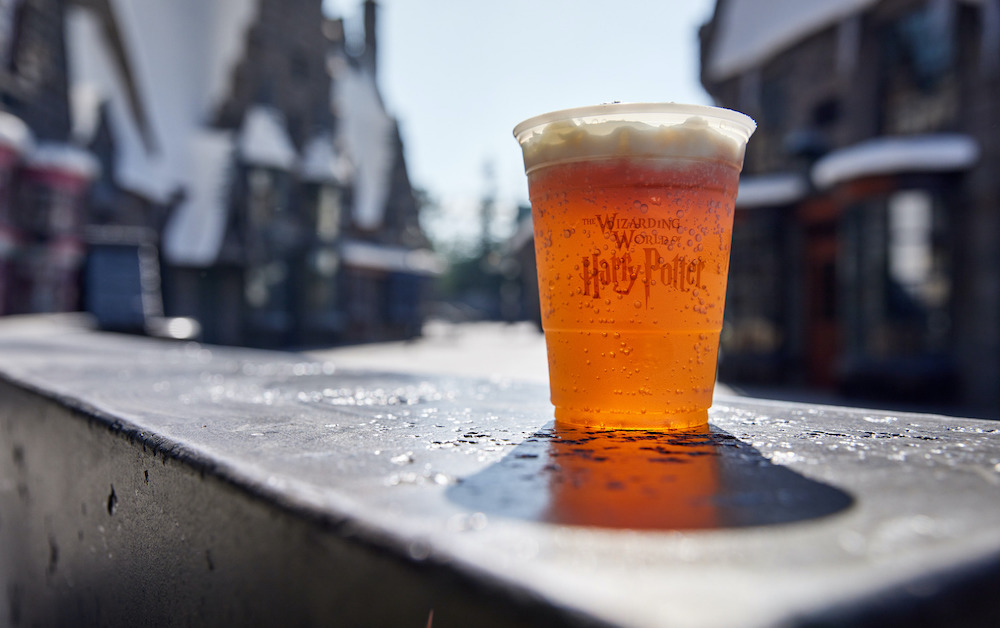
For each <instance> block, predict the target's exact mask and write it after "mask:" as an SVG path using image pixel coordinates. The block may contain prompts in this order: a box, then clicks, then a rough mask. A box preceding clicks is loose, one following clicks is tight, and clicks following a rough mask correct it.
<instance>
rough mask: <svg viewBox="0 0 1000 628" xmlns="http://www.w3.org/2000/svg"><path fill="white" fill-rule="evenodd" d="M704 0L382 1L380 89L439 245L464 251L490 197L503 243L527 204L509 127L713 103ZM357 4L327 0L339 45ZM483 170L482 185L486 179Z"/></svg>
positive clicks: (354, 28)
mask: <svg viewBox="0 0 1000 628" xmlns="http://www.w3.org/2000/svg"><path fill="white" fill-rule="evenodd" d="M714 4H715V3H714V0H661V1H659V2H655V3H654V2H649V0H504V1H503V2H487V1H479V0H379V13H378V27H377V28H378V30H377V36H378V52H377V54H378V83H379V87H380V89H381V92H382V97H383V100H384V101H385V104H386V107H387V109H388V110H389V113H390V114H391V115H393V116H395V117H396V118H397V120H398V121H399V125H400V131H401V133H402V136H403V142H404V145H405V151H406V153H405V156H406V162H407V167H408V168H409V172H410V179H411V181H412V183H413V185H414V186H415V187H417V188H421V189H423V190H425V191H426V192H427V193H428V194H429V195H430V197H431V199H433V201H434V202H435V203H436V204H437V205H438V207H439V209H438V210H437V211H435V212H431V213H428V216H427V220H426V222H425V227H426V228H427V229H428V230H429V231H431V232H432V234H431V235H432V236H433V237H434V238H435V239H437V240H439V241H446V242H454V241H466V242H471V241H474V240H475V239H476V238H477V237H478V234H479V222H478V212H479V209H478V208H479V206H480V203H481V201H482V198H483V196H484V195H485V194H486V193H487V191H488V190H491V189H492V190H495V198H496V205H497V215H498V222H497V224H496V225H495V227H494V231H495V232H496V233H497V234H499V235H503V233H505V231H506V230H509V229H510V227H511V226H512V216H513V215H514V213H515V212H516V207H517V206H518V205H519V204H527V182H526V179H525V177H524V170H523V162H522V161H521V152H520V148H519V147H518V145H517V143H516V142H515V141H514V139H513V135H512V129H513V128H514V125H515V124H517V123H518V122H521V121H522V120H524V119H526V118H529V117H532V116H535V115H538V114H541V113H545V112H548V111H554V110H558V109H566V108H570V107H580V106H586V105H594V104H599V103H604V102H612V101H616V100H617V101H632V102H662V101H672V102H688V103H695V104H711V101H710V98H709V97H708V95H707V94H706V93H705V91H704V90H703V89H702V87H701V85H700V83H699V81H698V35H697V33H698V27H699V26H700V25H701V24H702V23H704V22H705V21H707V20H708V19H709V18H710V17H711V13H712V9H713V7H714ZM361 6H362V2H361V0H324V8H325V9H326V10H327V13H328V14H330V15H332V16H340V17H343V18H344V19H345V20H346V22H347V24H346V27H347V30H348V34H349V37H350V35H351V34H352V33H353V32H358V31H359V30H360V28H361V16H362V9H361ZM488 171H492V173H493V174H492V179H490V178H488V177H487V174H486V173H487V172H488Z"/></svg>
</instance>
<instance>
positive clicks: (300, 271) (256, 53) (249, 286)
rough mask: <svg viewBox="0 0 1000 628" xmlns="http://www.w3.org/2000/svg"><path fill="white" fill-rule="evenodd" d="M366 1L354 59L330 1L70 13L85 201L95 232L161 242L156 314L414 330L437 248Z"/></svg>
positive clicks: (325, 335)
mask: <svg viewBox="0 0 1000 628" xmlns="http://www.w3.org/2000/svg"><path fill="white" fill-rule="evenodd" d="M364 6H365V48H364V52H363V54H361V55H358V56H352V55H350V54H348V52H347V43H346V41H345V38H344V29H343V23H342V22H341V21H340V20H333V19H328V18H327V17H325V16H324V14H323V12H322V2H321V0H233V1H231V2H200V1H193V0H191V1H184V2H168V3H143V4H141V6H140V5H139V4H138V3H136V2H132V1H130V0H78V1H77V2H76V3H74V4H73V5H71V6H70V7H69V9H68V11H67V17H66V36H67V47H68V49H69V51H70V54H69V61H70V63H69V72H70V84H71V102H72V108H73V117H72V119H73V137H74V139H75V140H76V141H77V142H78V144H80V145H81V146H85V147H87V148H89V149H90V150H91V151H93V152H94V153H95V154H96V155H97V157H98V159H99V160H100V162H101V163H102V165H103V166H104V168H103V169H102V175H101V178H100V179H99V181H98V182H97V183H96V184H95V186H94V188H95V189H94V193H93V194H92V206H93V212H92V214H93V216H94V222H95V223H98V224H101V225H104V226H105V227H108V228H106V229H103V230H96V231H95V233H101V234H105V235H107V234H112V235H113V234H116V233H117V234H118V235H119V236H120V235H121V234H123V233H124V234H125V235H126V237H127V238H131V239H132V240H136V241H137V243H138V245H139V246H140V247H147V248H148V246H150V245H152V246H155V247H156V249H157V250H158V251H159V252H160V260H161V262H162V264H161V266H162V271H161V273H160V275H161V283H162V295H163V306H162V309H163V311H164V312H165V313H166V314H167V315H170V316H186V317H191V318H194V319H197V320H198V321H199V322H200V325H201V328H202V332H203V339H205V340H207V341H210V342H218V343H226V344H245V345H254V346H289V345H306V344H318V343H324V344H325V343H331V342H356V341H365V340H376V339H387V338H405V337H410V336H412V335H415V334H417V333H419V329H420V326H421V321H422V312H421V304H422V298H423V287H424V284H425V283H426V281H427V278H428V277H431V276H433V275H434V274H435V273H436V272H438V269H437V265H438V262H437V260H436V258H435V257H434V256H433V255H432V254H431V253H430V252H429V251H428V242H427V239H426V238H425V236H424V234H423V232H422V231H421V230H420V227H419V225H418V222H417V218H418V210H419V208H418V206H417V202H416V200H415V198H414V194H413V191H412V188H411V186H410V183H409V179H408V177H407V173H406V167H405V163H404V162H403V157H402V141H401V139H400V137H399V133H398V129H397V127H396V124H395V121H394V120H393V119H392V117H391V116H389V115H388V113H387V111H386V108H385V106H384V104H383V103H382V101H381V97H380V95H379V93H378V89H377V86H376V82H375V72H376V63H375V59H376V48H375V32H376V20H375V18H376V9H377V7H376V5H375V3H374V2H373V1H372V0H368V1H367V2H365V5H364ZM181 42H182V43H181ZM126 225H127V226H133V227H136V229H133V230H131V231H122V230H121V229H120V228H118V229H116V228H117V227H122V226H126ZM130 234H131V235H130Z"/></svg>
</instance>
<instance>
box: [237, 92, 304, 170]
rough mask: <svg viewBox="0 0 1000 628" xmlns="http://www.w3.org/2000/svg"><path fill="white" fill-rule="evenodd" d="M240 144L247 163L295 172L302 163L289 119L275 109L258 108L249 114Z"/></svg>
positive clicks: (255, 106) (250, 110)
mask: <svg viewBox="0 0 1000 628" xmlns="http://www.w3.org/2000/svg"><path fill="white" fill-rule="evenodd" d="M237 144H238V146H239V151H240V156H241V157H242V158H243V161H245V162H247V163H248V164H252V165H255V166H267V167H269V168H277V169H279V170H291V169H292V167H293V166H294V165H295V162H296V161H297V160H298V155H297V154H296V153H295V146H294V145H293V144H292V140H291V138H289V137H288V131H287V129H286V128H285V118H284V116H282V115H281V112H280V111H278V110H276V109H274V108H273V107H265V106H263V105H254V106H252V107H250V109H248V110H247V112H246V114H245V115H244V117H243V126H242V127H240V135H239V140H238V141H237Z"/></svg>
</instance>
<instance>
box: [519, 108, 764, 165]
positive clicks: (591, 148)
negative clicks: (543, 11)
mask: <svg viewBox="0 0 1000 628" xmlns="http://www.w3.org/2000/svg"><path fill="white" fill-rule="evenodd" d="M637 107H641V108H643V110H639V111H636V108H637ZM651 107H653V106H652V105H640V106H631V107H629V106H627V105H603V106H601V107H599V108H588V109H581V110H568V111H566V112H556V113H555V114H547V115H545V116H539V117H538V118H533V119H531V120H527V121H525V122H523V123H521V124H520V125H518V126H517V128H515V129H514V135H515V137H516V138H517V140H518V142H519V143H520V144H521V147H522V149H523V151H524V167H525V171H526V172H530V171H531V170H533V169H534V168H537V167H539V166H543V165H551V164H553V163H560V162H567V161H581V160H589V159H600V158H607V157H646V158H657V157H684V158H688V159H704V160H713V161H727V162H730V163H732V164H734V165H735V166H736V167H737V168H740V167H742V165H743V153H744V150H745V148H746V142H747V139H748V138H749V136H750V134H751V133H753V131H754V128H755V126H756V125H755V124H754V122H753V121H752V120H751V119H750V118H748V117H746V116H744V115H743V114H739V113H736V112H733V111H728V110H722V109H716V108H713V107H693V106H673V105H664V106H662V107H661V109H660V110H656V111H653V110H651V109H650V108H651ZM671 107H674V108H676V109H677V110H676V111H671V110H670V108H671ZM664 109H666V111H664ZM715 112H721V114H722V115H716V116H713V115H711V114H713V113H715ZM560 113H565V115H562V116H560V115H559V114H560ZM581 113H583V114H591V115H579V114H581ZM616 113H617V114H620V115H614V114H616ZM702 113H705V114H709V115H699V114H702ZM574 114H577V115H574Z"/></svg>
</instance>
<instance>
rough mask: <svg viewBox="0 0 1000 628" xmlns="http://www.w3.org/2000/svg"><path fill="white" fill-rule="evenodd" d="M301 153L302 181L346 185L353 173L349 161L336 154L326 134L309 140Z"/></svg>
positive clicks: (300, 168) (300, 173)
mask: <svg viewBox="0 0 1000 628" xmlns="http://www.w3.org/2000/svg"><path fill="white" fill-rule="evenodd" d="M302 153H303V154H302V161H301V162H300V163H299V176H300V177H301V178H302V180H303V181H312V182H314V183H337V184H341V185H346V184H347V183H348V182H349V181H350V179H351V175H352V174H353V173H354V170H353V168H352V167H351V161H350V160H349V159H348V158H347V156H346V155H343V154H339V153H338V152H337V150H336V149H335V148H334V146H333V139H332V138H331V137H330V136H329V135H327V134H320V135H317V136H316V137H314V138H312V139H311V140H309V143H308V144H306V147H305V149H304V150H303V151H302Z"/></svg>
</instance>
